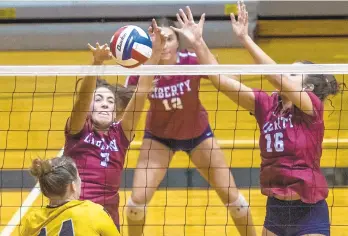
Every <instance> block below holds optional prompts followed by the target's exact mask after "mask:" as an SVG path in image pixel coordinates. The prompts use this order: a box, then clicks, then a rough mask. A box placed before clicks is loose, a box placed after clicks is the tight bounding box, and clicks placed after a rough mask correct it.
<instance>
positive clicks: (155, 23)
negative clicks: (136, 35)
mask: <svg viewBox="0 0 348 236" xmlns="http://www.w3.org/2000/svg"><path fill="white" fill-rule="evenodd" d="M152 27H153V29H154V30H157V28H158V25H157V22H156V20H155V19H152Z"/></svg>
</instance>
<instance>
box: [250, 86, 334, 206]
mask: <svg viewBox="0 0 348 236" xmlns="http://www.w3.org/2000/svg"><path fill="white" fill-rule="evenodd" d="M254 94H255V117H256V119H257V122H258V124H259V127H260V133H261V135H260V141H259V145H260V150H261V158H262V162H261V174H260V181H261V191H262V193H263V194H264V195H267V196H273V195H278V196H291V194H294V193H297V194H298V195H300V196H301V200H302V201H303V202H305V203H316V202H318V201H320V200H323V199H325V198H326V197H327V196H328V186H327V182H326V179H325V177H324V175H323V174H322V173H321V171H320V158H321V154H322V142H323V137H324V122H323V109H324V107H323V103H322V102H321V101H320V99H319V98H318V97H317V96H316V95H315V94H314V93H312V92H308V95H309V97H310V99H311V101H312V104H313V110H314V116H309V115H307V114H305V113H304V112H302V111H300V110H299V109H298V108H295V107H293V108H292V109H289V110H288V111H287V112H286V113H284V114H282V115H281V114H280V113H279V110H280V108H281V102H280V101H281V99H280V97H279V95H278V93H273V94H272V95H271V96H269V95H267V94H266V93H265V92H262V91H259V90H254Z"/></svg>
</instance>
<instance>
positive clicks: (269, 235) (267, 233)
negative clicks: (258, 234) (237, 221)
mask: <svg viewBox="0 0 348 236" xmlns="http://www.w3.org/2000/svg"><path fill="white" fill-rule="evenodd" d="M262 236H277V235H276V234H274V233H272V232H271V231H269V230H268V229H266V228H265V227H263V229H262Z"/></svg>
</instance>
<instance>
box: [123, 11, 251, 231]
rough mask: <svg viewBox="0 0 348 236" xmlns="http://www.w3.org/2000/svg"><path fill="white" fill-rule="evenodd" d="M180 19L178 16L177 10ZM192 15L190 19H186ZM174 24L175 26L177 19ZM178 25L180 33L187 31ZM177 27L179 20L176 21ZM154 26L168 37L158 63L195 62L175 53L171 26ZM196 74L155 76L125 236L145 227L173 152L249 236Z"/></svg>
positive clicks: (244, 208)
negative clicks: (184, 156) (183, 158)
mask: <svg viewBox="0 0 348 236" xmlns="http://www.w3.org/2000/svg"><path fill="white" fill-rule="evenodd" d="M180 14H181V15H184V13H183V12H182V11H181V12H180ZM191 17H192V15H191ZM178 20H179V22H181V20H180V17H179V16H178ZM203 21H204V20H202V21H201V22H200V23H199V24H198V25H197V24H194V25H192V26H191V25H182V26H183V28H182V30H181V31H178V32H180V33H182V34H185V33H189V34H190V33H191V27H196V28H198V29H199V30H200V31H202V28H203ZM181 23H182V22H181ZM158 24H159V25H160V26H161V27H162V30H163V31H164V32H165V33H166V34H167V35H168V39H167V42H166V44H165V47H164V49H163V52H162V55H161V60H160V62H159V64H161V65H196V64H199V60H200V58H197V57H196V54H194V53H192V52H189V51H187V50H185V51H182V52H178V47H179V36H178V34H177V33H176V32H175V31H174V30H173V29H172V28H171V27H172V26H174V23H173V22H172V21H170V20H168V19H160V20H159V21H158ZM200 78H201V76H186V75H185V72H184V71H183V75H178V76H158V77H156V79H157V84H156V86H155V88H154V91H153V92H152V93H151V95H149V100H150V109H149V111H148V115H147V119H146V128H145V134H144V139H143V142H142V145H141V150H140V156H139V159H138V163H137V166H136V170H135V173H134V180H133V190H132V194H131V197H130V198H129V200H128V203H127V211H126V213H127V218H128V225H129V227H128V232H129V233H128V234H129V235H131V236H140V235H142V232H143V226H144V224H145V214H146V206H147V204H148V203H149V202H150V200H151V198H152V197H153V195H154V193H155V191H156V189H157V187H158V186H159V184H160V183H161V181H162V180H163V178H164V176H165V174H166V172H167V169H168V167H169V164H170V162H171V160H172V157H173V155H174V153H175V152H176V151H185V152H186V153H187V154H188V155H189V157H190V159H191V160H192V162H193V163H194V164H195V166H196V167H197V168H198V171H199V172H200V174H201V175H202V176H203V177H204V178H205V179H206V180H207V181H208V182H209V184H210V185H211V186H212V187H213V188H214V189H215V190H216V192H217V194H218V196H219V197H220V199H221V201H222V202H223V204H224V205H225V206H226V207H227V208H228V210H229V212H230V214H231V216H232V218H233V220H234V222H235V225H236V227H237V229H238V231H239V233H240V234H241V235H255V230H254V228H253V223H252V218H251V214H250V210H249V207H248V205H249V204H248V202H247V201H246V200H245V198H244V197H243V195H242V194H241V193H240V192H239V191H238V189H237V187H236V185H235V182H234V179H233V176H232V174H231V172H230V169H229V166H228V165H227V164H226V162H225V158H224V155H223V152H222V151H221V149H220V147H219V146H218V144H217V142H216V139H215V137H214V135H213V132H212V130H211V128H210V126H209V122H208V114H207V112H206V110H205V109H204V107H203V106H202V104H201V102H200V99H199V86H200ZM137 83H138V77H136V76H131V77H129V78H128V80H127V83H126V84H127V86H129V85H136V84H137Z"/></svg>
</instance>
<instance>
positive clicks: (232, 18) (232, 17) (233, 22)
mask: <svg viewBox="0 0 348 236" xmlns="http://www.w3.org/2000/svg"><path fill="white" fill-rule="evenodd" d="M230 17H231V21H232V24H235V23H237V21H236V17H235V16H234V14H233V13H231V14H230Z"/></svg>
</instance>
